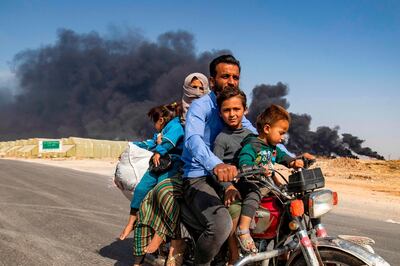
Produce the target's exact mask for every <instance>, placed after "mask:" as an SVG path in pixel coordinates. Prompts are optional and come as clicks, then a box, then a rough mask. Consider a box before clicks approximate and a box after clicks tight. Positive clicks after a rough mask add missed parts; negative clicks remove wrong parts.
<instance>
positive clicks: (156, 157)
mask: <svg viewBox="0 0 400 266" xmlns="http://www.w3.org/2000/svg"><path fill="white" fill-rule="evenodd" d="M160 157H161V155H160V154H159V153H157V152H156V153H154V155H153V163H154V165H155V166H159V165H160Z"/></svg>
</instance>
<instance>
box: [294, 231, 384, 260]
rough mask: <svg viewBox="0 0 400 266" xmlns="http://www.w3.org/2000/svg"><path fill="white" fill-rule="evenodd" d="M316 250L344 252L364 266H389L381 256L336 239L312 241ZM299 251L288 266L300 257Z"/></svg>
mask: <svg viewBox="0 0 400 266" xmlns="http://www.w3.org/2000/svg"><path fill="white" fill-rule="evenodd" d="M313 242H314V244H315V245H316V246H317V248H318V249H323V248H327V249H336V250H341V251H343V252H346V253H348V254H350V255H353V256H354V257H356V258H358V259H360V260H361V261H363V262H364V263H365V264H367V265H370V266H390V264H389V263H387V262H386V261H385V260H384V259H383V258H382V257H381V256H379V255H377V254H374V253H371V252H369V251H368V250H367V249H365V248H363V247H362V246H360V245H357V244H355V243H353V242H350V241H347V240H345V239H340V238H337V237H329V236H328V237H321V238H317V240H316V241H313ZM301 255H302V254H301V251H298V252H296V254H294V255H293V256H291V258H290V259H289V261H288V265H290V263H291V262H292V261H293V260H294V259H295V258H296V257H297V256H301Z"/></svg>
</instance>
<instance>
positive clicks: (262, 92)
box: [248, 82, 384, 160]
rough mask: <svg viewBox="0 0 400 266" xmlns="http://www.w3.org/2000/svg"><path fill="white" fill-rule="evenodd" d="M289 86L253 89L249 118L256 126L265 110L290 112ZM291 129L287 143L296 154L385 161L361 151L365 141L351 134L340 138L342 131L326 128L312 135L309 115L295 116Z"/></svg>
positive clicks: (321, 128) (364, 150) (367, 150)
mask: <svg viewBox="0 0 400 266" xmlns="http://www.w3.org/2000/svg"><path fill="white" fill-rule="evenodd" d="M288 91H289V90H288V87H287V85H285V84H283V83H281V82H278V83H277V84H276V85H264V84H262V85H259V86H256V87H255V88H254V89H253V93H252V102H251V105H250V107H249V114H248V117H249V119H250V121H252V122H253V123H254V122H255V121H256V118H257V115H258V114H259V113H261V112H262V111H264V110H265V108H267V107H268V106H270V105H271V104H278V105H281V106H282V107H285V108H288V107H289V103H288V101H287V100H286V98H285V97H286V96H287V94H288ZM290 115H291V118H292V121H291V125H290V128H289V132H288V135H289V139H288V140H287V141H286V146H287V148H288V149H289V150H290V151H291V152H294V153H295V154H301V153H303V152H310V153H313V154H316V155H321V156H327V157H330V156H342V157H350V158H357V156H356V155H355V154H354V153H356V154H358V155H366V156H369V157H373V158H377V159H382V160H383V159H384V158H383V157H382V156H381V155H379V154H378V153H377V152H375V151H372V150H371V148H368V147H365V148H363V147H361V144H362V143H363V140H360V139H358V138H357V137H355V136H352V135H351V134H343V135H342V136H343V137H342V138H341V137H340V135H339V127H338V126H336V127H334V128H329V127H326V126H322V127H318V128H317V130H316V131H315V132H314V131H311V130H310V124H311V116H310V115H308V114H294V113H291V114H290Z"/></svg>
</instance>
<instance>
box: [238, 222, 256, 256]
mask: <svg viewBox="0 0 400 266" xmlns="http://www.w3.org/2000/svg"><path fill="white" fill-rule="evenodd" d="M243 235H248V236H247V237H244V238H243V237H241V236H243ZM236 238H237V240H238V242H239V244H240V247H241V248H242V250H243V251H245V252H247V253H257V252H258V249H257V248H256V244H255V243H254V240H253V238H252V237H251V235H250V230H249V229H246V230H240V229H239V227H237V228H236ZM249 246H253V248H249Z"/></svg>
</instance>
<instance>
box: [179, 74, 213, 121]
mask: <svg viewBox="0 0 400 266" xmlns="http://www.w3.org/2000/svg"><path fill="white" fill-rule="evenodd" d="M209 92H210V89H209V87H208V79H207V77H206V76H204V75H203V74H201V73H192V74H189V75H188V76H187V77H186V78H185V81H184V83H183V96H182V107H183V112H182V117H181V123H182V124H183V125H185V122H186V113H187V111H188V109H189V106H190V104H191V103H192V102H193V101H194V100H196V99H197V98H200V97H201V96H203V95H205V94H207V93H209Z"/></svg>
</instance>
